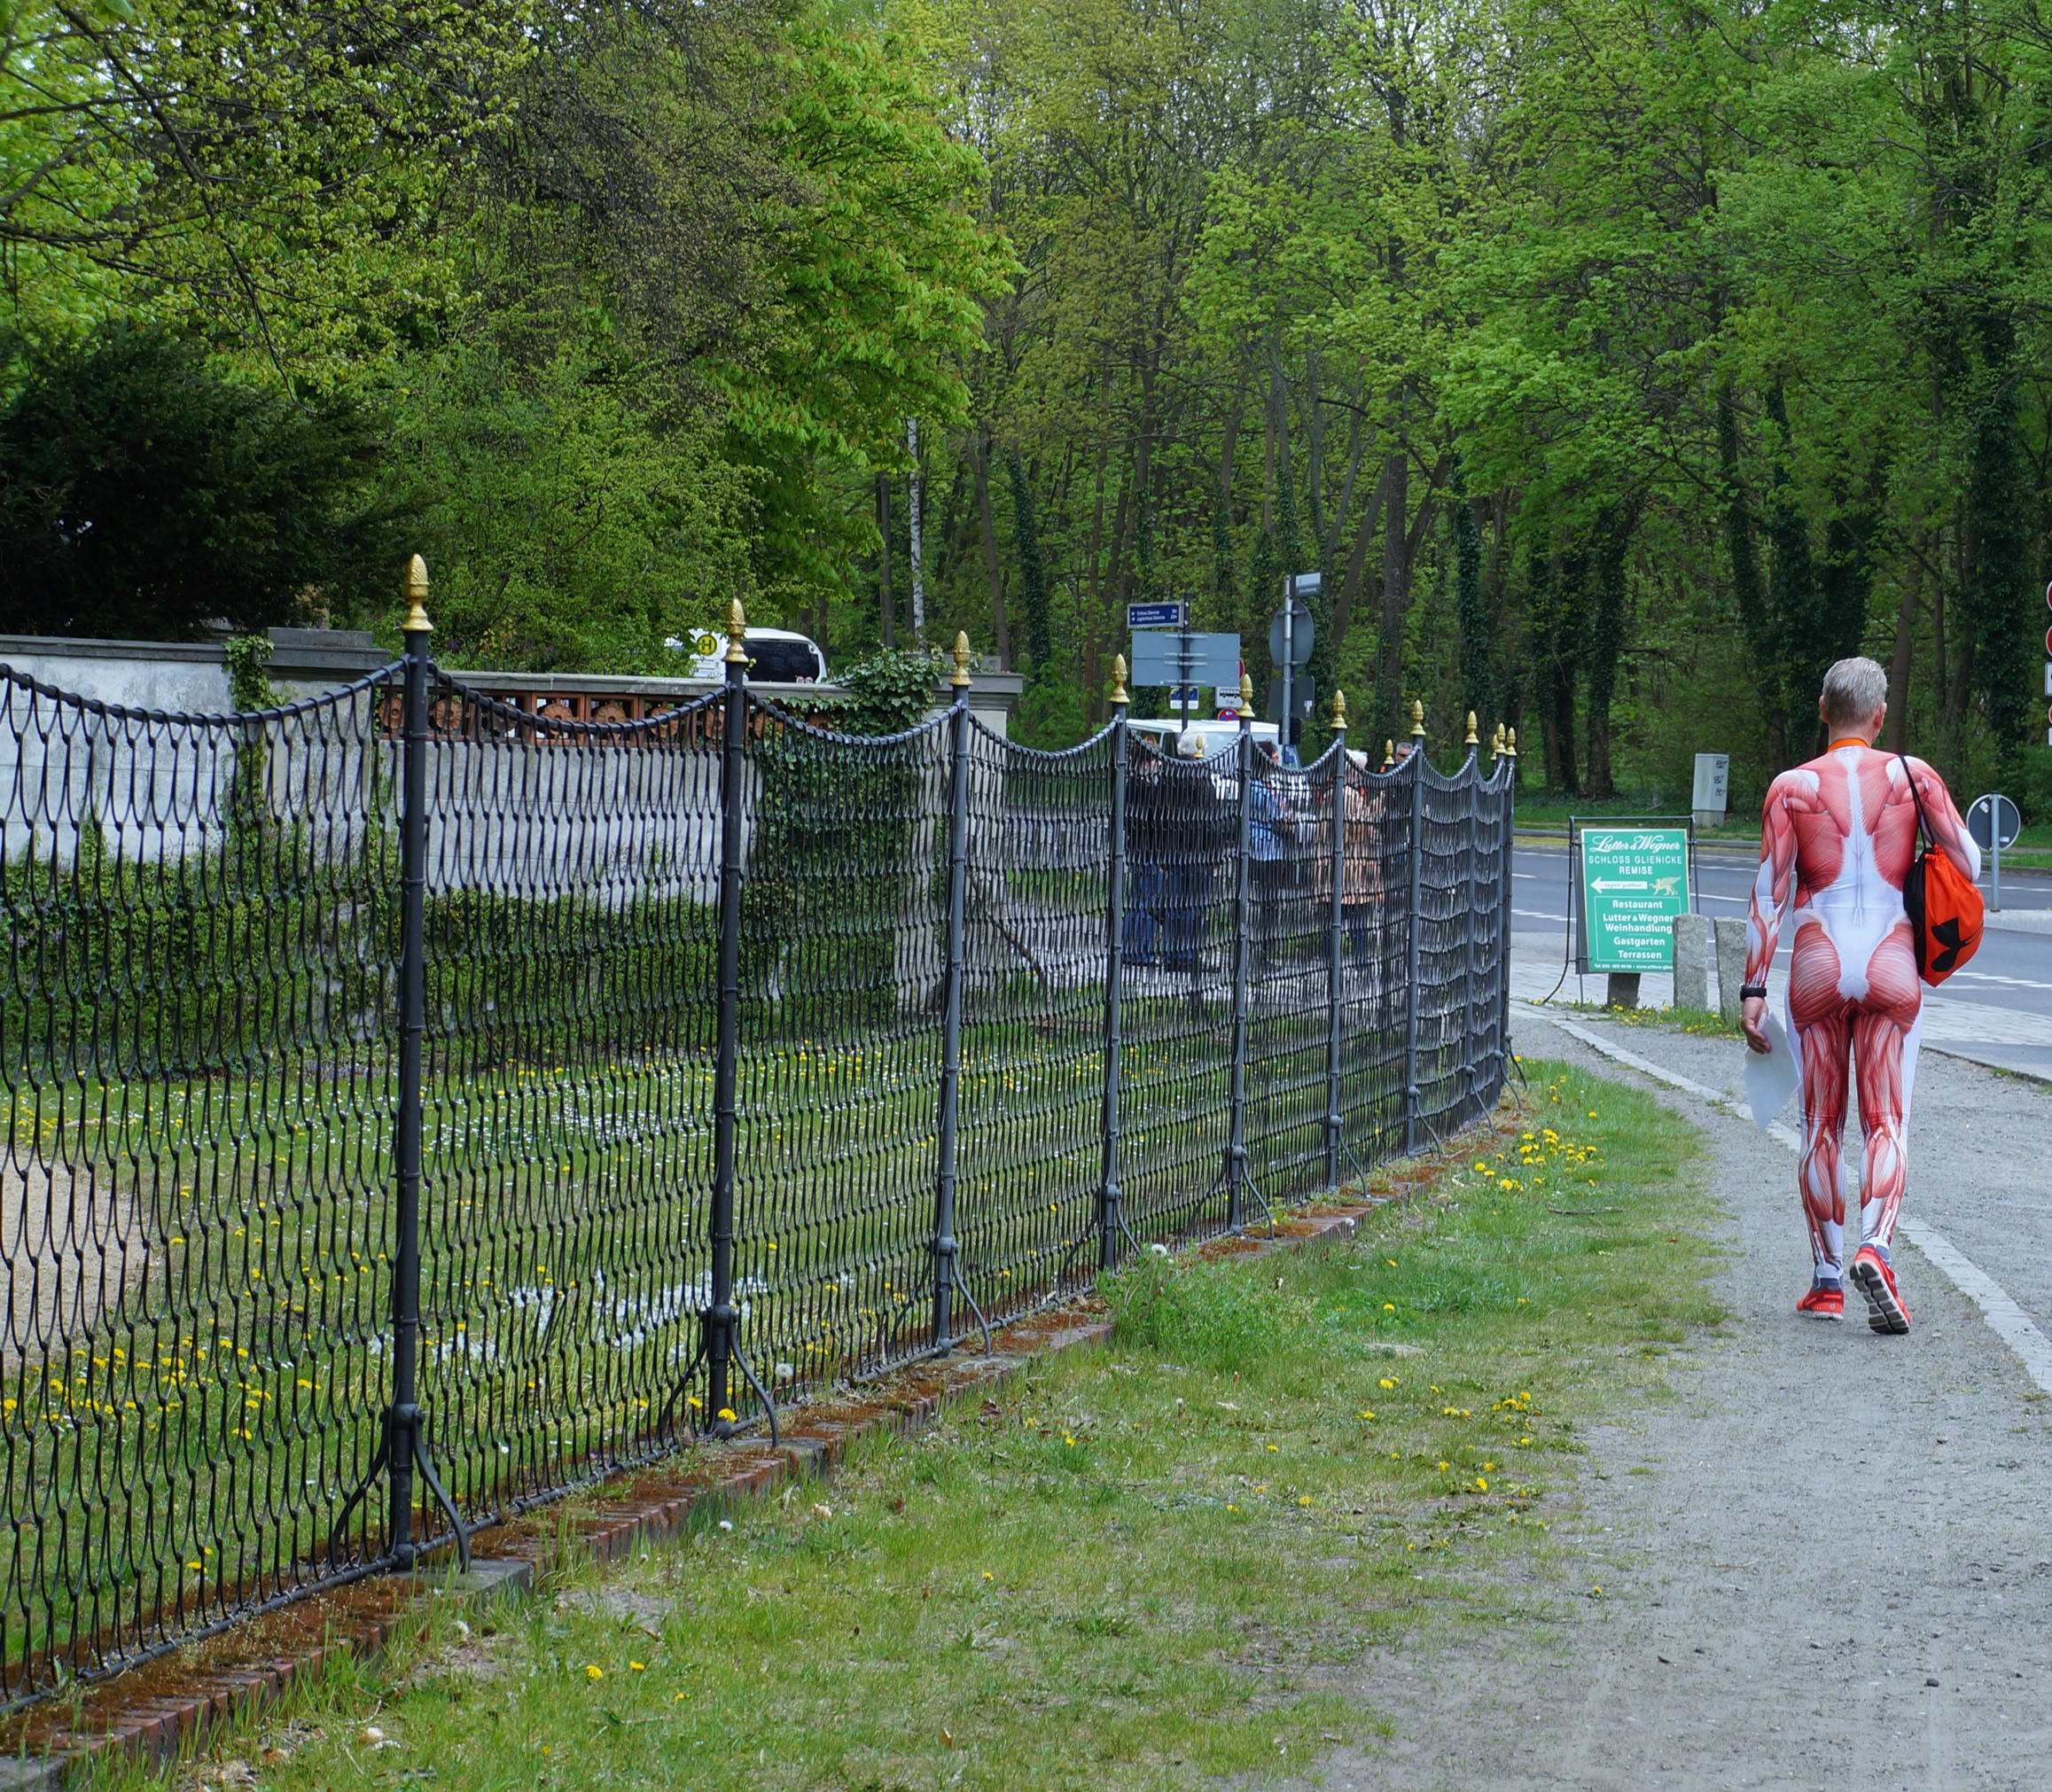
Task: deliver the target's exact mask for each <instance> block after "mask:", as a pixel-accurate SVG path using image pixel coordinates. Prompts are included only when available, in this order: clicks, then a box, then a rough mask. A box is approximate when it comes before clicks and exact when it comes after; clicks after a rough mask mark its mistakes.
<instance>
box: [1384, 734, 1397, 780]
mask: <svg viewBox="0 0 2052 1792" xmlns="http://www.w3.org/2000/svg"><path fill="white" fill-rule="evenodd" d="M1395 763H1396V743H1395V742H1394V741H1393V740H1385V742H1383V744H1382V768H1383V770H1385V772H1386V771H1387V770H1388V769H1389V768H1390V767H1392V766H1393V765H1394V764H1395Z"/></svg>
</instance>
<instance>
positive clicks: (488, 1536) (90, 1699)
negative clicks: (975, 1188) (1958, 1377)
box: [0, 1117, 1500, 1792]
mask: <svg viewBox="0 0 2052 1792" xmlns="http://www.w3.org/2000/svg"><path fill="white" fill-rule="evenodd" d="M1492 1119H1494V1117H1492ZM1497 1123H1498V1124H1500V1122H1497ZM1482 1124H1483V1125H1484V1126H1489V1125H1491V1124H1492V1120H1485V1121H1484V1122H1483V1123H1482ZM1451 1142H1452V1141H1450V1143H1451ZM1460 1155H1462V1154H1461V1153H1458V1152H1455V1151H1453V1150H1452V1149H1442V1150H1441V1151H1439V1152H1436V1153H1433V1154H1432V1155H1430V1156H1427V1157H1415V1158H1411V1159H1408V1160H1406V1161H1405V1162H1404V1163H1403V1164H1402V1165H1401V1168H1399V1167H1398V1166H1394V1165H1393V1166H1389V1167H1390V1169H1392V1170H1394V1171H1396V1173H1397V1175H1398V1177H1399V1179H1400V1180H1401V1181H1403V1182H1404V1183H1407V1184H1410V1185H1414V1186H1415V1185H1416V1184H1418V1183H1422V1182H1424V1181H1427V1180H1432V1178H1433V1177H1435V1176H1437V1175H1438V1173H1439V1172H1440V1170H1441V1169H1442V1168H1443V1167H1445V1165H1447V1164H1449V1163H1451V1162H1453V1161H1454V1159H1455V1157H1458V1156H1460ZM1392 1198H1394V1197H1393V1196H1368V1197H1366V1198H1361V1199H1356V1200H1353V1201H1349V1202H1348V1203H1346V1204H1345V1205H1344V1206H1339V1207H1335V1208H1330V1209H1328V1210H1327V1211H1324V1212H1317V1213H1310V1214H1299V1215H1297V1216H1294V1217H1292V1218H1290V1219H1284V1220H1283V1221H1282V1222H1281V1224H1280V1225H1279V1227H1278V1228H1277V1232H1276V1236H1274V1237H1273V1238H1271V1237H1268V1236H1267V1235H1247V1236H1234V1235H1228V1236H1226V1237H1223V1238H1218V1239H1213V1240H1212V1241H1211V1242H1210V1243H1206V1244H1205V1245H1203V1246H1201V1247H1199V1249H1198V1252H1197V1253H1196V1254H1197V1255H1199V1256H1239V1255H1258V1254H1260V1253H1261V1252H1264V1251H1273V1250H1277V1249H1287V1248H1300V1247H1302V1246H1303V1245H1305V1244H1307V1243H1315V1242H1320V1241H1323V1240H1330V1239H1340V1238H1351V1237H1352V1236H1353V1235H1354V1232H1355V1230H1356V1227H1357V1226H1358V1223H1359V1221H1360V1219H1361V1216H1362V1215H1363V1214H1365V1213H1367V1212H1369V1211H1370V1210H1371V1209H1373V1208H1375V1207H1377V1206H1379V1205H1381V1204H1383V1203H1384V1202H1385V1201H1386V1200H1389V1199H1392ZM1103 1314H1104V1308H1103V1306H1102V1305H1101V1304H1100V1303H1099V1302H1097V1300H1096V1297H1094V1296H1085V1297H1081V1298H1080V1299H1078V1300H1077V1301H1074V1302H1072V1303H1070V1304H1068V1305H1065V1306H1060V1307H1056V1308H1052V1309H1050V1310H1049V1311H1048V1312H1046V1313H1039V1314H1035V1315H1034V1316H1033V1317H1031V1318H1029V1319H1025V1320H1021V1321H1018V1322H1016V1323H1014V1324H1012V1325H1009V1326H1006V1327H1004V1328H1003V1329H1001V1330H1000V1331H998V1332H997V1333H996V1334H995V1336H994V1337H993V1339H992V1345H993V1353H992V1354H991V1355H990V1356H987V1357H986V1356H981V1355H970V1354H964V1355H961V1356H957V1357H951V1358H948V1360H945V1361H942V1362H925V1363H916V1364H913V1365H911V1366H910V1367H908V1368H906V1369H903V1370H901V1371H900V1372H898V1373H897V1374H895V1375H891V1376H889V1377H887V1378H886V1380H884V1381H883V1382H881V1383H878V1386H877V1387H876V1388H875V1389H873V1390H871V1391H867V1392H860V1391H858V1392H855V1393H851V1394H847V1395H843V1396H841V1397H839V1398H838V1399H831V1400H823V1401H819V1402H817V1403H815V1404H813V1405H810V1406H805V1407H802V1408H800V1410H799V1411H798V1412H797V1413H795V1414H793V1415H792V1422H791V1423H790V1424H789V1425H788V1426H787V1427H786V1428H785V1429H784V1440H783V1442H782V1444H781V1445H779V1446H776V1447H772V1446H771V1445H769V1442H768V1441H767V1440H758V1439H753V1438H752V1439H749V1440H747V1441H745V1442H742V1443H735V1444H728V1445H723V1446H721V1445H698V1446H695V1447H694V1446H691V1445H686V1446H684V1447H683V1448H682V1449H680V1450H679V1451H678V1453H677V1454H676V1455H675V1457H673V1458H671V1459H670V1460H669V1461H668V1463H667V1465H665V1466H664V1467H661V1468H659V1469H652V1470H644V1471H643V1472H641V1473H640V1474H638V1475H634V1476H623V1477H622V1480H621V1483H620V1486H621V1488H622V1490H623V1491H622V1493H621V1496H620V1497H619V1498H617V1499H608V1500H606V1502H605V1505H604V1507H603V1508H601V1509H599V1510H597V1511H595V1512H590V1513H587V1514H585V1515H581V1517H580V1518H579V1519H578V1520H577V1521H576V1523H575V1525H574V1528H573V1531H572V1538H571V1540H572V1541H573V1545H574V1547H576V1548H577V1549H578V1550H579V1551H580V1552H581V1553H583V1554H588V1555H589V1557H590V1558H591V1559H592V1560H593V1561H594V1562H597V1563H599V1564H601V1565H605V1564H609V1563H612V1562H620V1561H623V1560H625V1559H626V1558H628V1556H630V1555H632V1554H634V1553H635V1552H636V1551H637V1550H639V1549H642V1548H644V1547H647V1546H649V1545H651V1544H654V1543H659V1542H664V1541H667V1540H668V1539H672V1538H674V1537H675V1536H676V1535H677V1533H678V1532H679V1531H682V1530H683V1526H684V1524H685V1523H686V1521H687V1519H688V1518H689V1517H690V1515H691V1513H692V1512H693V1511H694V1509H697V1508H704V1507H706V1506H707V1505H708V1503H709V1504H710V1505H711V1506H712V1507H713V1508H715V1509H716V1508H719V1507H721V1506H723V1505H727V1504H732V1503H736V1502H738V1501H741V1500H751V1499H761V1498H763V1497H765V1496H767V1495H768V1494H769V1493H771V1492H775V1491H776V1489H777V1488H779V1487H781V1486H782V1485H784V1484H785V1483H786V1482H790V1481H794V1480H797V1479H800V1478H801V1477H804V1476H819V1475H823V1474H825V1473H827V1472H829V1471H830V1470H831V1469H832V1467H833V1465H834V1464H835V1463H837V1462H838V1461H839V1460H840V1459H841V1457H842V1456H843V1455H844V1454H845V1453H847V1448H848V1446H849V1445H851V1444H853V1443H854V1442H856V1441H857V1440H858V1439H860V1438H862V1437H870V1436H874V1435H876V1434H877V1433H878V1432H881V1431H885V1430H896V1431H901V1432H902V1431H912V1430H920V1429H923V1428H924V1427H925V1426H927V1425H930V1424H932V1422H934V1420H935V1419H937V1418H938V1417H939V1416H940V1414H941V1413H942V1412H943V1411H944V1410H945V1409H946V1408H947V1407H948V1406H950V1405H952V1404H953V1403H954V1402H955V1401H956V1400H958V1399H962V1398H964V1396H966V1395H970V1394H972V1393H979V1392H981V1393H988V1392H990V1391H993V1390H995V1389H996V1388H1000V1387H1003V1385H1005V1384H1006V1383H1009V1382H1010V1381H1011V1380H1012V1379H1013V1377H1014V1376H1016V1375H1018V1372H1019V1370H1020V1369H1022V1368H1023V1367H1026V1365H1027V1364H1028V1363H1030V1362H1031V1361H1033V1360H1035V1359H1036V1358H1041V1357H1045V1356H1049V1355H1052V1354H1053V1353H1055V1352H1059V1351H1067V1350H1075V1349H1079V1348H1084V1347H1088V1346H1095V1345H1101V1344H1106V1343H1109V1342H1110V1340H1111V1336H1112V1321H1111V1320H1110V1319H1109V1318H1108V1317H1104V1316H1103ZM560 1534H561V1533H560V1530H559V1527H558V1524H557V1523H553V1522H551V1520H550V1517H549V1515H547V1514H545V1513H540V1512H537V1513H534V1514H530V1515H527V1516H526V1517H524V1518H522V1519H519V1520H516V1521H515V1522H513V1523H508V1524H503V1525H497V1526H494V1527H492V1528H491V1529H489V1530H486V1531H480V1532H478V1533H477V1534H476V1535H475V1536H473V1538H472V1548H473V1552H474V1554H473V1567H472V1572H471V1574H470V1575H468V1576H464V1575H461V1574H457V1573H456V1572H454V1571H453V1570H451V1571H449V1572H446V1573H445V1572H439V1571H438V1572H430V1573H426V1574H423V1575H418V1576H398V1575H386V1576H377V1577H372V1578H367V1579H364V1580H360V1581H356V1582H354V1583H352V1584H350V1585H348V1586H342V1587H338V1588H335V1589H332V1591H330V1592H327V1593H318V1594H315V1595H312V1596H310V1597H308V1598H307V1599H305V1600H302V1601H297V1602H296V1603H293V1604H290V1605H287V1606H285V1607H282V1608H280V1609H277V1610H276V1611H272V1612H268V1613H265V1614H264V1615H262V1616H261V1617H255V1618H253V1619H250V1620H249V1621H248V1622H246V1623H244V1624H237V1625H235V1626H234V1627H232V1628H231V1629H230V1630H228V1631H226V1632H222V1634H221V1635H219V1636H216V1637H213V1638H210V1639H208V1640H206V1641H203V1642H199V1643H194V1644H191V1645H189V1646H188V1647H186V1648H182V1649H176V1650H174V1651H172V1652H171V1653H169V1654H168V1655H165V1656H160V1657H158V1658H157V1659H155V1660H153V1661H151V1662H148V1663H144V1664H143V1665H142V1666H141V1667H138V1668H137V1669H135V1670H133V1671H130V1672H128V1673H125V1674H121V1675H117V1676H116V1677H115V1678H113V1679H110V1680H106V1681H103V1682H101V1683H99V1684H98V1685H96V1686H93V1687H90V1688H87V1689H86V1690H84V1691H83V1692H82V1693H80V1694H77V1695H74V1699H73V1700H69V1701H66V1700H64V1699H62V1698H61V1696H59V1698H53V1699H51V1700H49V1701H46V1702H43V1704H40V1705H37V1706H34V1707H31V1708H30V1709H29V1710H26V1711H24V1712H21V1713H20V1714H18V1715H17V1716H15V1717H14V1718H11V1719H8V1720H5V1721H4V1723H0V1792H30V1788H34V1792H57V1788H60V1787H62V1786H64V1785H65V1784H66V1781H67V1780H69V1779H70V1778H71V1777H72V1776H73V1775H74V1774H75V1773H81V1772H82V1771H84V1770H86V1769H87V1768H88V1767H90V1765H95V1764H98V1763H102V1762H104V1761H105V1759H106V1758H107V1757H110V1756H116V1755H124V1754H125V1755H128V1756H130V1757H135V1758H137V1759H140V1760H143V1761H146V1762H148V1763H150V1764H152V1765H161V1764H162V1763H164V1762H167V1761H168V1760H171V1759H173V1758H174V1757H176V1755H177V1754H178V1752H179V1751H180V1750H181V1749H186V1748H191V1747H196V1746H198V1745H199V1743H200V1742H201V1741H203V1740H204V1739H205V1738H206V1736H207V1734H209V1733H210V1732H211V1731H213V1730H215V1728H217V1727H220V1726H225V1725H230V1724H233V1723H235V1722H236V1721H238V1720H239V1719H241V1718H246V1717H248V1716H251V1715H253V1714H254V1713H256V1712H259V1711H261V1710H264V1709H266V1708H267V1707H269V1706H271V1705H274V1704H276V1703H277V1702H278V1701H279V1700H281V1699H282V1698H284V1697H285V1695H287V1694H288V1693H289V1692H291V1691H292V1690H293V1688H295V1687H301V1686H305V1685H308V1684H310V1683H311V1682H313V1681H314V1680H316V1679H318V1678H319V1677H320V1675H321V1674H322V1672H323V1671H324V1670H325V1669H326V1668H327V1666H328V1665H329V1663H331V1662H332V1661H334V1660H336V1659H337V1658H339V1657H348V1658H354V1659H355V1660H358V1661H363V1662H368V1661H371V1660H373V1659H375V1658H376V1657H377V1656H378V1655H379V1654H381V1653H382V1652H383V1650H384V1649H385V1648H386V1646H387V1644H389V1643H391V1642H393V1641H394V1640H396V1639H397V1638H398V1637H400V1636H401V1635H402V1634H406V1633H410V1632H411V1631H413V1630H414V1629H415V1628H416V1627H417V1624H419V1622H420V1620H421V1619H422V1618H423V1617H425V1614H426V1612H427V1611H428V1609H430V1607H431V1603H432V1602H433V1601H437V1600H448V1599H452V1598H453V1599H456V1600H460V1601H463V1602H464V1604H465V1605H466V1606H474V1605H480V1604H484V1603H487V1602H488V1601H492V1600H495V1599H498V1598H502V1597H506V1596H510V1595H511V1594H514V1593H526V1592H529V1591H531V1590H532V1589H533V1586H534V1574H535V1571H536V1570H537V1568H538V1567H539V1566H540V1565H541V1564H542V1562H544V1561H546V1560H547V1559H549V1558H550V1556H551V1555H552V1554H554V1553H555V1550H556V1547H557V1542H558V1537H559V1536H560Z"/></svg>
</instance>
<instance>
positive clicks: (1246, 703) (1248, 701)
mask: <svg viewBox="0 0 2052 1792" xmlns="http://www.w3.org/2000/svg"><path fill="white" fill-rule="evenodd" d="M1240 713H1241V714H1242V715H1248V716H1251V715H1252V714H1253V713H1254V681H1253V680H1252V679H1251V678H1249V677H1248V676H1247V674H1245V673H1244V672H1243V673H1242V674H1240Z"/></svg>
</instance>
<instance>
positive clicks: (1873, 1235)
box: [1847, 926, 1923, 1336]
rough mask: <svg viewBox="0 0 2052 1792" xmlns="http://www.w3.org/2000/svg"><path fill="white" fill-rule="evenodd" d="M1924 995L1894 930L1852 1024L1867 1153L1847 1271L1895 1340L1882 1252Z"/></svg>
mask: <svg viewBox="0 0 2052 1792" xmlns="http://www.w3.org/2000/svg"><path fill="white" fill-rule="evenodd" d="M1922 1011H1923V991H1922V990H1921V989H1919V988H1918V986H1917V981H1916V964H1915V955H1914V954H1913V952H1912V950H1911V947H1910V943H1909V930H1908V927H1907V926H1902V927H1898V928H1896V929H1894V930H1893V931H1892V932H1891V933H1890V934H1889V935H1888V937H1887V938H1886V939H1884V940H1883V941H1882V942H1881V944H1880V945H1879V946H1877V947H1875V949H1874V954H1873V956H1872V957H1871V958H1870V959H1869V961H1868V964H1867V988H1866V991H1865V993H1863V994H1862V996H1861V1001H1860V1004H1859V1008H1858V1010H1857V1012H1856V1013H1855V1014H1854V1016H1853V1064H1854V1069H1855V1071H1856V1072H1857V1075H1858V1077H1859V1087H1860V1122H1861V1126H1863V1127H1864V1128H1865V1129H1866V1133H1867V1156H1866V1160H1865V1164H1864V1166H1863V1171H1862V1174H1861V1186H1860V1221H1861V1227H1860V1229H1861V1238H1862V1243H1861V1246H1860V1249H1859V1250H1858V1251H1856V1252H1854V1253H1853V1262H1852V1266H1851V1267H1850V1269H1849V1271H1848V1273H1847V1280H1848V1281H1850V1282H1852V1284H1853V1287H1854V1288H1856V1289H1859V1290H1860V1292H1861V1294H1862V1295H1864V1296H1865V1297H1866V1299H1867V1317H1868V1322H1869V1324H1870V1325H1872V1326H1873V1328H1874V1329H1875V1330H1876V1331H1877V1332H1886V1333H1893V1334H1895V1335H1896V1336H1900V1335H1901V1334H1902V1333H1904V1332H1906V1331H1908V1329H1909V1306H1908V1303H1907V1302H1906V1301H1905V1300H1904V1299H1903V1298H1902V1290H1901V1289H1900V1288H1898V1287H1897V1286H1896V1282H1895V1271H1894V1268H1893V1266H1892V1265H1891V1264H1890V1262H1889V1260H1888V1247H1889V1241H1890V1240H1891V1239H1892V1236H1893V1235H1894V1232H1895V1216H1896V1215H1897V1213H1899V1212H1900V1211H1901V1207H1902V1193H1903V1188H1904V1187H1905V1185H1906V1184H1907V1182H1908V1176H1909V1096H1910V1092H1911V1089H1912V1087H1913V1086H1914V1085H1915V1079H1916V1044H1917V1040H1918V1037H1919V1035H1920V1033H1921V1032H1922V1028H1923V1012H1922Z"/></svg>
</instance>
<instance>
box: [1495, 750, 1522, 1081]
mask: <svg viewBox="0 0 2052 1792" xmlns="http://www.w3.org/2000/svg"><path fill="white" fill-rule="evenodd" d="M1503 756H1504V758H1505V759H1506V760H1509V761H1510V770H1509V771H1508V772H1507V773H1506V774H1505V782H1504V786H1503V895H1502V906H1503V918H1502V924H1501V926H1500V927H1499V929H1498V931H1499V934H1500V935H1501V938H1500V939H1499V941H1498V944H1497V948H1496V981H1497V985H1498V989H1497V996H1496V1007H1497V1019H1496V1069H1497V1073H1498V1076H1499V1077H1500V1078H1502V1079H1509V1077H1510V878H1511V872H1512V869H1513V857H1512V855H1513V853H1514V852H1515V850H1516V847H1517V845H1518V730H1517V729H1516V728H1510V729H1507V730H1506V731H1505V733H1504V736H1503Z"/></svg>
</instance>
